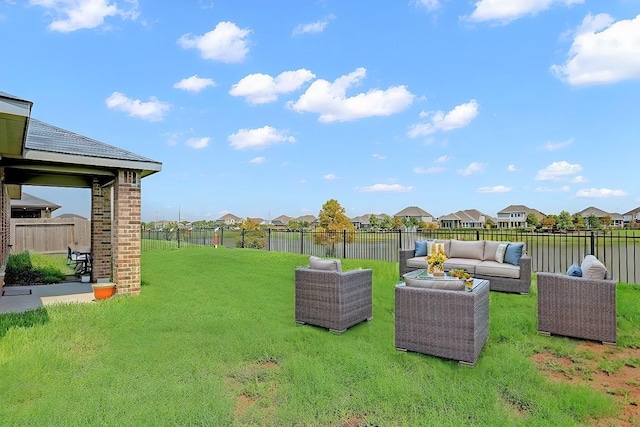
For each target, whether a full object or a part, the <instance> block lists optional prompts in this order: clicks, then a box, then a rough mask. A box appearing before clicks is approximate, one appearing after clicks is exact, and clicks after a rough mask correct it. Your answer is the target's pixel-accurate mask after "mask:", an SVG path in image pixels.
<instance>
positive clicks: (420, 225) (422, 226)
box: [418, 219, 428, 230]
mask: <svg viewBox="0 0 640 427" xmlns="http://www.w3.org/2000/svg"><path fill="white" fill-rule="evenodd" d="M427 227H428V226H427V223H426V222H424V220H422V219H421V220H420V221H418V228H419V229H420V230H426V229H427Z"/></svg>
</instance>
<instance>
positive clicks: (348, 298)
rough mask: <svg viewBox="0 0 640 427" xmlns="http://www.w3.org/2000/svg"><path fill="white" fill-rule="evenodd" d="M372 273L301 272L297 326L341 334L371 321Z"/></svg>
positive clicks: (297, 284) (298, 280)
mask: <svg viewBox="0 0 640 427" xmlns="http://www.w3.org/2000/svg"><path fill="white" fill-rule="evenodd" d="M372 273H373V272H372V270H370V269H364V270H351V271H343V272H337V271H324V270H313V269H310V268H297V269H296V273H295V277H296V290H295V300H296V301H295V302H296V308H295V311H296V313H295V317H296V322H297V323H299V324H305V323H308V324H310V325H315V326H320V327H323V328H327V329H329V330H331V331H332V332H337V333H341V332H344V331H345V330H347V328H350V327H351V326H353V325H355V324H358V323H360V322H363V321H365V320H366V321H370V320H371V319H372V318H373V310H372V302H371V292H372V285H371V280H372Z"/></svg>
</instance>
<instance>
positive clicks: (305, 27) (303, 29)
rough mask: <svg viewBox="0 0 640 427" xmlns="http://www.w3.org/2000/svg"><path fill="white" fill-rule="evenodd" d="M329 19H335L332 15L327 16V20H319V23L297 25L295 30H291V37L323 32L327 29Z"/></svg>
mask: <svg viewBox="0 0 640 427" xmlns="http://www.w3.org/2000/svg"><path fill="white" fill-rule="evenodd" d="M331 19H335V16H334V15H329V16H328V17H327V18H325V19H323V20H321V21H316V22H312V23H310V24H300V25H298V26H297V27H296V28H294V29H293V35H294V36H299V35H302V34H317V33H321V32H323V31H324V29H325V28H327V25H329V20H331Z"/></svg>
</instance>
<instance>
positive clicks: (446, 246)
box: [433, 239, 451, 257]
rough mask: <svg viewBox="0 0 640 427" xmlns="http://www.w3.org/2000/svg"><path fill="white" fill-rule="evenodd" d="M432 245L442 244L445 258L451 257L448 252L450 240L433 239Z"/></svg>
mask: <svg viewBox="0 0 640 427" xmlns="http://www.w3.org/2000/svg"><path fill="white" fill-rule="evenodd" d="M433 242H434V243H442V244H443V245H444V253H445V255H446V256H447V257H451V255H450V254H451V252H450V250H449V248H450V246H451V239H435V240H434V241H433Z"/></svg>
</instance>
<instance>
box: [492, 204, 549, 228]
mask: <svg viewBox="0 0 640 427" xmlns="http://www.w3.org/2000/svg"><path fill="white" fill-rule="evenodd" d="M530 213H532V214H534V215H535V216H536V218H538V221H542V220H543V219H544V218H546V217H547V216H546V215H545V214H543V213H542V212H540V211H539V210H536V209H531V208H529V207H527V206H525V205H510V206H507V207H506V208H504V209H502V210H501V211H500V212H498V217H497V218H496V221H497V225H498V228H526V227H527V216H528V215H529V214H530Z"/></svg>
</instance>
